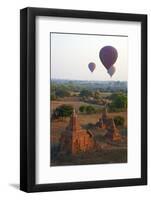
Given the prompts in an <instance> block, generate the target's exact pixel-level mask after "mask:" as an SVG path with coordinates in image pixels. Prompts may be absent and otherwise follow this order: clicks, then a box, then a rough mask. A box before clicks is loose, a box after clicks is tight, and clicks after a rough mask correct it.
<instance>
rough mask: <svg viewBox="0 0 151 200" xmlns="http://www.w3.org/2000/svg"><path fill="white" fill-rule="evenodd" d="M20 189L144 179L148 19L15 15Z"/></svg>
mask: <svg viewBox="0 0 151 200" xmlns="http://www.w3.org/2000/svg"><path fill="white" fill-rule="evenodd" d="M20 84H21V86H20V103H21V104H20V189H21V190H23V191H26V192H40V191H56V190H71V189H89V188H103V187H121V186H132V185H146V184H147V16H146V15H142V14H125V13H107V12H94V11H81V10H80V11H77V10H61V9H47V8H25V9H22V10H21V12H20Z"/></svg>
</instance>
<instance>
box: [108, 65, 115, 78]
mask: <svg viewBox="0 0 151 200" xmlns="http://www.w3.org/2000/svg"><path fill="white" fill-rule="evenodd" d="M115 71H116V69H115V67H114V66H112V67H110V68H109V69H108V70H107V72H108V73H109V74H110V76H111V77H112V76H113V74H114V73H115Z"/></svg>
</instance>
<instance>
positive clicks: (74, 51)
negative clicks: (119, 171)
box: [50, 32, 132, 167]
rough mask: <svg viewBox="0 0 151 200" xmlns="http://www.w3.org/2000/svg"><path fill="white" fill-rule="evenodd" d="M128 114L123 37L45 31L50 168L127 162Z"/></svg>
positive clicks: (125, 41) (125, 57) (124, 37)
mask: <svg viewBox="0 0 151 200" xmlns="http://www.w3.org/2000/svg"><path fill="white" fill-rule="evenodd" d="M127 110H128V36H127V35H112V34H111V33H108V34H106V35H104V34H102V35H101V34H87V33H85V34H84V33H82V34H80V33H63V32H50V167H57V166H69V165H90V164H114V163H127V162H128V153H127V152H128V145H127V141H128V119H127ZM130 134H132V133H130Z"/></svg>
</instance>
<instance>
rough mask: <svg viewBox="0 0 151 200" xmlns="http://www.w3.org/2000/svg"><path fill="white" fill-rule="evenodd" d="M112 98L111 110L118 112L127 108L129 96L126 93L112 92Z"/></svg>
mask: <svg viewBox="0 0 151 200" xmlns="http://www.w3.org/2000/svg"><path fill="white" fill-rule="evenodd" d="M110 99H112V103H111V104H110V105H109V109H110V110H111V111H115V112H116V111H120V110H124V109H126V108H127V96H126V95H125V94H123V93H119V94H112V95H111V97H110Z"/></svg>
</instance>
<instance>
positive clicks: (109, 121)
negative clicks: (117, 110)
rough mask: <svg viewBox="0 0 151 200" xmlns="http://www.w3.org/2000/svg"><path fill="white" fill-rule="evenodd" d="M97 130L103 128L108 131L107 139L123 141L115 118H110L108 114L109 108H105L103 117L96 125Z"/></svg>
mask: <svg viewBox="0 0 151 200" xmlns="http://www.w3.org/2000/svg"><path fill="white" fill-rule="evenodd" d="M95 126H96V127H97V128H102V129H105V130H106V135H105V136H106V138H108V139H110V140H111V141H121V139H122V137H121V134H120V131H119V129H118V128H117V127H116V126H115V122H114V119H113V118H110V117H109V116H108V114H107V107H105V109H104V112H103V113H102V116H101V117H100V119H99V120H98V122H97V123H96V125H95Z"/></svg>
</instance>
